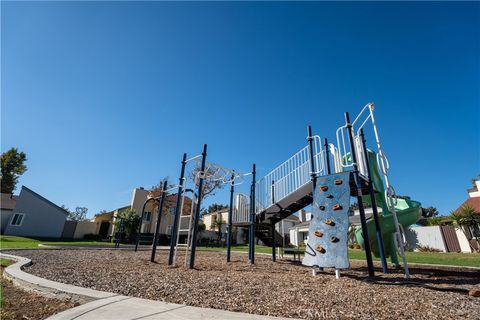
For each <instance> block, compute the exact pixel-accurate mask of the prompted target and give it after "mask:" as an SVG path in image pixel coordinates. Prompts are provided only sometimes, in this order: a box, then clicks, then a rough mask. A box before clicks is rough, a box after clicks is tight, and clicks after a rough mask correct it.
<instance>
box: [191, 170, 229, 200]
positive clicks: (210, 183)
mask: <svg viewBox="0 0 480 320" xmlns="http://www.w3.org/2000/svg"><path fill="white" fill-rule="evenodd" d="M200 169H201V167H200V164H197V165H196V166H195V168H193V169H192V171H190V172H189V174H188V177H189V178H190V180H191V181H193V182H194V183H195V185H196V183H197V179H196V178H197V176H198V175H199V173H200ZM205 171H206V172H205V173H206V174H205V176H206V179H204V180H203V190H202V200H203V199H205V198H206V197H208V196H213V195H214V194H215V191H216V190H218V189H222V188H223V187H224V186H225V184H224V183H223V181H222V180H221V179H211V178H210V177H212V176H213V175H214V174H215V171H216V169H215V167H213V166H212V167H207V169H206V170H205ZM195 192H196V190H195Z"/></svg>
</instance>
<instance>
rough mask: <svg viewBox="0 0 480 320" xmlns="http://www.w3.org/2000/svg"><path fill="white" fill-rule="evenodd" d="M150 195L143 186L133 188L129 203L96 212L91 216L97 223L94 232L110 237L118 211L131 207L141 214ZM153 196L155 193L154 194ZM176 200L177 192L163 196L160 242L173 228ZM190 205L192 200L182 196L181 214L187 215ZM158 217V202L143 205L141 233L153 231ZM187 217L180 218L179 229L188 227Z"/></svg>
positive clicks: (182, 232)
mask: <svg viewBox="0 0 480 320" xmlns="http://www.w3.org/2000/svg"><path fill="white" fill-rule="evenodd" d="M151 195H152V193H151V191H149V190H145V189H144V188H141V187H140V188H135V189H134V190H133V192H132V199H131V201H130V205H128V206H124V207H121V208H118V209H115V210H112V211H109V212H105V213H101V214H97V215H95V216H94V218H93V220H92V221H93V222H94V223H96V224H97V231H96V233H98V234H100V235H101V236H102V238H103V239H109V238H112V237H113V236H114V234H115V219H116V217H117V216H118V215H119V213H120V212H122V211H124V210H127V209H133V210H135V212H136V213H137V215H139V216H140V215H142V209H143V205H144V203H145V201H146V200H147V199H149V197H150V196H151ZM154 196H155V194H154ZM176 201H177V194H170V195H167V196H166V198H165V203H164V207H163V210H162V215H161V220H160V230H159V234H160V242H165V241H169V237H170V234H171V232H172V228H173V222H174V218H175V206H176ZM191 207H192V200H191V199H190V198H189V197H185V198H184V203H183V213H182V215H183V216H189V215H190V212H191ZM157 218H158V203H157V202H154V201H150V202H149V203H147V205H146V206H145V212H144V218H143V221H142V226H141V229H140V231H141V233H151V234H153V233H154V232H155V225H156V222H157ZM188 224H189V218H182V219H181V226H180V229H182V230H184V229H187V228H188ZM180 235H181V236H182V237H185V236H186V235H187V232H186V231H181V232H180Z"/></svg>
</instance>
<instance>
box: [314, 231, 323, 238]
mask: <svg viewBox="0 0 480 320" xmlns="http://www.w3.org/2000/svg"><path fill="white" fill-rule="evenodd" d="M315 235H316V236H317V237H319V238H321V237H323V232H322V231H320V230H315Z"/></svg>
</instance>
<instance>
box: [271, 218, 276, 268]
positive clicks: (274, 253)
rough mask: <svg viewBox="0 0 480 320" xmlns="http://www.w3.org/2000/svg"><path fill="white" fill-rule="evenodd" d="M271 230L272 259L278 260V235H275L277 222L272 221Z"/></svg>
mask: <svg viewBox="0 0 480 320" xmlns="http://www.w3.org/2000/svg"><path fill="white" fill-rule="evenodd" d="M271 230H272V261H273V262H275V261H277V257H276V252H275V249H276V248H275V246H276V243H275V242H276V241H275V240H276V237H275V222H272V223H271Z"/></svg>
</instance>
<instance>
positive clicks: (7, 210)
mask: <svg viewBox="0 0 480 320" xmlns="http://www.w3.org/2000/svg"><path fill="white" fill-rule="evenodd" d="M1 195H2V197H1V202H0V207H1V208H0V210H1V212H0V217H1V223H2V224H1V229H0V231H1V234H4V233H5V229H6V228H7V225H8V222H10V219H11V217H12V214H13V209H14V208H15V204H16V203H17V197H16V196H14V195H13V194H8V193H2V194H1Z"/></svg>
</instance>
